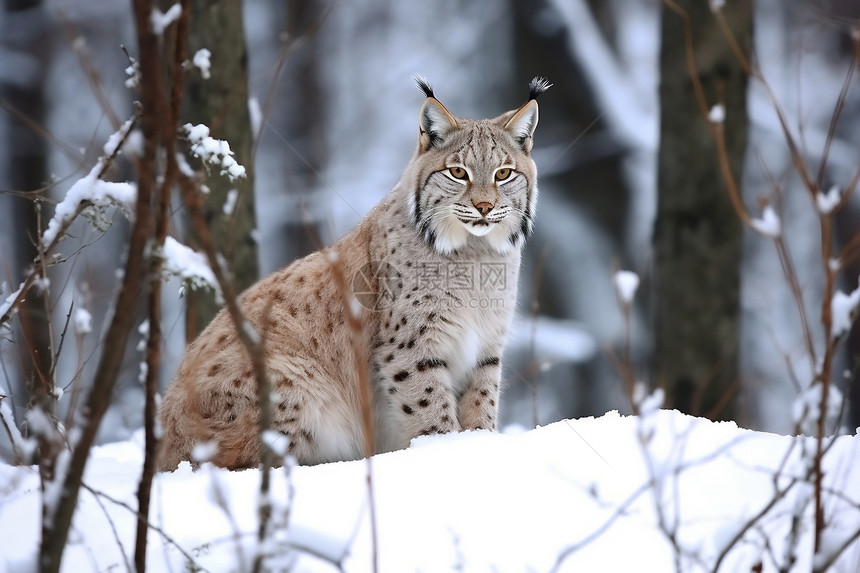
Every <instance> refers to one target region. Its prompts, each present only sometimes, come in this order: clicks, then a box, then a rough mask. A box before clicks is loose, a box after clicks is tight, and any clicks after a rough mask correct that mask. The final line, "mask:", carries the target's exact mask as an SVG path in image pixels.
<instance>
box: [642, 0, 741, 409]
mask: <svg viewBox="0 0 860 573" xmlns="http://www.w3.org/2000/svg"><path fill="white" fill-rule="evenodd" d="M677 4H678V5H680V6H681V7H682V8H683V9H685V10H686V11H687V12H688V14H689V16H690V21H691V24H692V43H693V50H694V54H695V65H696V70H697V71H696V73H697V74H698V76H699V79H700V80H701V82H702V86H703V88H704V92H705V94H704V95H705V98H706V100H707V102H708V105H709V106H712V105H714V104H718V103H721V104H723V105H725V109H726V114H725V117H726V119H725V133H726V146H727V149H728V154H729V158H730V161H731V168H732V171H733V172H734V174H735V177H736V180H740V177H739V175H740V173H741V170H742V165H743V158H744V152H745V149H746V139H747V111H746V91H747V89H746V88H747V76H746V74H745V73H744V71H743V70H742V69H741V67H740V65H739V64H738V62H737V60H736V59H735V57H734V55H733V54H732V52H731V49H730V47H729V44H728V43H727V42H726V40H725V38H724V37H723V35H722V34H721V32H720V29H719V26H718V23H717V20H716V18H715V17H714V15H713V14H712V13H711V11H710V9H709V3H708V2H705V1H704V0H682V1H677ZM722 11H723V14H724V15H725V17H726V19H727V21H728V24H729V27H730V28H731V30H732V31H733V32H734V34H735V36H736V37H737V38H738V40H739V41H740V44H741V46H742V49H744V50H745V52H746V53H749V46H750V45H751V41H752V7H751V2H749V1H737V2H729V3H728V4H727V5H726V6H725V7H723V8H722ZM662 20H663V33H662V40H661V55H660V78H661V83H660V105H661V109H662V113H661V119H660V153H659V175H658V200H657V220H656V226H655V229H654V256H655V277H654V278H655V307H654V333H655V345H656V348H655V355H654V360H655V364H654V380H655V382H656V384H657V385H659V386H662V387H664V388H665V389H666V391H667V399H668V404H667V406H669V407H673V408H678V409H680V410H682V411H685V412H688V413H692V414H697V415H706V416H709V417H711V418H720V419H726V418H733V417H734V416H735V414H736V403H735V402H736V395H737V391H738V387H739V380H738V327H739V317H738V314H739V287H740V261H741V244H742V225H741V222H740V220H739V219H738V217H737V215H736V214H735V212H734V211H733V209H732V206H731V203H730V201H729V197H728V194H727V192H726V190H725V187H724V182H723V178H722V175H721V173H720V169H719V166H718V163H717V152H716V150H715V145H714V142H713V139H712V137H711V135H710V133H709V129H708V124H707V121H708V120H707V118H705V117H703V116H702V112H701V110H700V108H699V107H698V105H697V103H696V99H695V94H694V90H693V84H692V83H691V79H690V76H689V73H688V68H687V62H686V51H685V39H684V22H683V20H682V18H681V17H680V16H679V15H678V14H677V13H675V12H674V11H672V10H670V9H669V8H668V7H666V6H664V8H663V18H662Z"/></svg>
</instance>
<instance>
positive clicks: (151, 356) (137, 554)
mask: <svg viewBox="0 0 860 573" xmlns="http://www.w3.org/2000/svg"><path fill="white" fill-rule="evenodd" d="M181 7H182V11H181V13H180V15H179V21H178V23H177V28H178V29H177V34H176V44H175V49H174V61H175V62H176V63H177V64H178V65H175V66H174V69H173V83H172V86H171V99H170V107H169V111H168V114H167V116H166V117H165V118H164V121H162V122H161V124H160V127H161V129H160V133H159V136H160V137H159V139H160V141H161V142H162V145H164V148H165V156H166V158H167V166H166V169H165V173H164V177H163V179H162V181H161V186H160V188H158V191H157V199H158V205H157V209H156V212H155V237H154V242H153V243H154V244H153V249H155V250H156V251H159V252H160V251H161V250H162V249H163V247H164V241H165V239H166V237H167V230H168V224H169V217H170V194H171V191H172V189H173V185H174V183H175V181H176V174H177V173H178V171H179V169H178V166H177V164H176V135H175V133H176V126H177V125H178V123H179V109H180V105H181V100H182V89H183V80H184V77H185V73H184V68H183V66H182V62H183V61H184V60H185V54H186V51H187V48H186V43H187V38H188V20H189V17H190V8H191V7H190V1H189V0H183V1H182V5H181ZM141 24H142V23H141V22H137V26H138V35H141V34H147V33H149V32H148V29H147V30H144V29H143V28H142V27H141ZM153 57H156V56H155V55H154V54H141V60H148V59H149V58H153ZM162 77H163V76H162V74H161V72H160V70H159V74H158V77H157V78H154V80H157V83H154V85H152V86H148V87H147V89H152V90H153V91H155V92H156V93H157V95H158V96H159V97H160V98H163V97H164V95H163V94H164V91H163V89H164V88H163V84H162V82H161V79H162ZM160 105H161V106H163V105H164V104H163V103H161V104H160ZM140 175H141V178H143V177H150V178H151V182H150V183H149V184H150V185H152V187H153V188H155V187H156V176H157V174H156V173H155V172H151V173H148V172H146V171H145V170H143V169H141V173H140ZM162 265H163V259H162V257H160V256H157V257H151V259H150V273H151V277H150V278H151V281H150V285H151V287H150V288H151V290H150V294H149V335H148V337H147V342H146V366H147V369H146V380H145V382H144V394H145V402H144V416H143V425H144V435H145V450H144V451H145V454H144V459H143V468H142V471H141V476H140V484H139V486H138V491H137V498H138V511H139V512H140V513H141V515H143V516H145V517H148V516H149V505H150V498H151V495H152V480H153V477H154V475H155V470H156V454H157V450H158V436H157V435H156V431H155V423H156V416H157V411H156V410H157V405H156V400H155V397H156V393H157V391H158V373H159V366H160V364H161V344H162V334H161V290H162V280H161V268H162ZM148 531H149V530H148V528H147V527H146V526H145V524H144V523H142V522H138V527H137V534H136V538H135V550H134V563H135V567H136V569H137V571H145V570H146V545H147V533H148Z"/></svg>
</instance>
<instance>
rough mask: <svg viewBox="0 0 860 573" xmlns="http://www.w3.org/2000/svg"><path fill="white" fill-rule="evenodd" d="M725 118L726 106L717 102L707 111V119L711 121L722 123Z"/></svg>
mask: <svg viewBox="0 0 860 573" xmlns="http://www.w3.org/2000/svg"><path fill="white" fill-rule="evenodd" d="M725 120H726V107H725V106H724V105H723V104H721V103H718V104H716V105H715V106H713V107H712V108H711V109H710V111H708V121H710V122H711V123H723V122H724V121H725Z"/></svg>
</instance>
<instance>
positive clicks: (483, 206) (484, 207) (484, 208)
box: [472, 201, 493, 217]
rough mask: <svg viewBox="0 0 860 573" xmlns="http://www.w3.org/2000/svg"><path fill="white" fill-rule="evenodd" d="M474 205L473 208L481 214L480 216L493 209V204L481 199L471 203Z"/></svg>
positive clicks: (484, 215)
mask: <svg viewBox="0 0 860 573" xmlns="http://www.w3.org/2000/svg"><path fill="white" fill-rule="evenodd" d="M472 205H474V206H475V209H477V210H478V212H479V213H480V214H481V217H486V216H487V213H489V212H490V211H492V210H493V204H492V203H487V202H486V201H481V202H480V203H472Z"/></svg>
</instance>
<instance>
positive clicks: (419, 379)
mask: <svg viewBox="0 0 860 573" xmlns="http://www.w3.org/2000/svg"><path fill="white" fill-rule="evenodd" d="M383 375H384V376H385V378H386V380H387V385H388V389H387V393H388V395H389V404H390V407H391V408H392V416H393V417H394V419H395V420H396V426H397V427H398V428H399V432H398V433H399V435H398V436H397V440H396V441H397V442H399V444H398V447H401V448H403V447H406V446H408V445H409V442H410V440H412V438H415V437H417V436H422V435H427V434H437V433H440V434H444V433H447V432H457V431H459V430H460V424H459V422H458V420H457V411H456V410H457V401H456V399H455V397H454V393H453V391H452V389H451V379H450V378H451V376H450V373H449V372H448V365H447V363H446V362H445V361H444V360H442V359H439V358H420V359H417V360H415V361H413V362H411V367H406V368H390V369H389V368H386V369H385V370H384V371H383Z"/></svg>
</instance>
